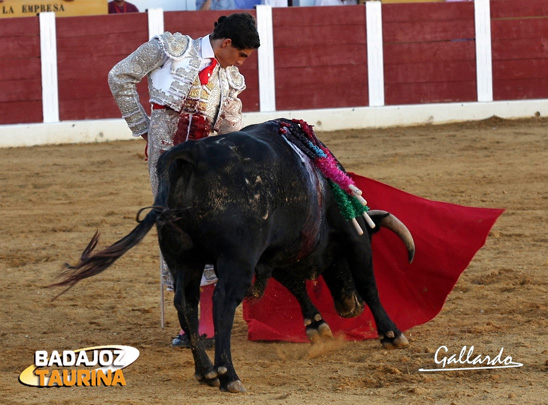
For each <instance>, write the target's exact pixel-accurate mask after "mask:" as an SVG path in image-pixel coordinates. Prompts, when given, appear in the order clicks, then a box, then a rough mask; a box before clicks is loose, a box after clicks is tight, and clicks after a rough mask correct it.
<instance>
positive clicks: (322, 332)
mask: <svg viewBox="0 0 548 405" xmlns="http://www.w3.org/2000/svg"><path fill="white" fill-rule="evenodd" d="M306 336H308V340H310V343H312V344H315V343H319V342H321V341H322V340H325V339H333V332H331V328H330V327H329V325H328V324H327V323H325V322H323V321H321V322H320V323H319V324H318V325H315V327H310V326H309V327H308V328H306Z"/></svg>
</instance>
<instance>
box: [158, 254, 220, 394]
mask: <svg viewBox="0 0 548 405" xmlns="http://www.w3.org/2000/svg"><path fill="white" fill-rule="evenodd" d="M168 265H169V262H168ZM171 265H172V266H174V268H175V269H176V271H175V274H174V282H175V297H174V304H175V307H176V308H177V315H178V317H179V323H180V324H181V328H182V329H183V330H184V331H185V333H186V334H187V336H188V338H189V342H190V347H191V350H192V355H193V357H194V367H195V377H196V379H197V380H198V381H200V382H203V383H206V384H208V385H212V386H218V385H219V380H218V378H217V373H216V372H215V369H214V368H213V364H211V360H210V359H209V357H208V355H207V353H206V351H205V346H204V341H203V340H202V339H200V338H199V333H198V303H199V301H200V280H201V273H202V272H201V269H203V267H204V265H203V264H201V263H197V264H194V265H193V266H181V267H179V268H178V267H177V264H176V263H174V262H172V264H171ZM170 268H171V267H170Z"/></svg>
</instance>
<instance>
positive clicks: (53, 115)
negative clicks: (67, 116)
mask: <svg viewBox="0 0 548 405" xmlns="http://www.w3.org/2000/svg"><path fill="white" fill-rule="evenodd" d="M40 61H41V65H42V114H43V119H44V122H45V123H49V122H59V83H58V77H57V37H56V29H55V13H40Z"/></svg>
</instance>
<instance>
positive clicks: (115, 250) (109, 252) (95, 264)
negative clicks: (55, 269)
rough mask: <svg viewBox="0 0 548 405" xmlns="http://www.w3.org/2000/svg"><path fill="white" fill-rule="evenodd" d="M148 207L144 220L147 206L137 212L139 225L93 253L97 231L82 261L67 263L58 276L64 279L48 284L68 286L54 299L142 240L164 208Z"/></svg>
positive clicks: (110, 263)
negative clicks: (141, 217)
mask: <svg viewBox="0 0 548 405" xmlns="http://www.w3.org/2000/svg"><path fill="white" fill-rule="evenodd" d="M147 208H152V210H151V211H150V212H149V213H148V214H147V215H146V216H145V218H143V220H139V213H140V212H141V211H142V210H143V209H146V208H143V209H141V210H140V211H139V213H138V214H137V221H138V222H139V225H137V226H136V227H135V228H134V229H133V230H132V231H131V232H130V233H129V234H128V235H126V236H125V237H123V238H122V239H120V240H119V241H118V242H116V243H114V244H113V245H111V246H109V247H107V248H106V249H104V250H102V251H100V252H96V253H93V250H94V249H95V247H96V246H97V242H98V240H99V232H96V233H95V235H93V238H91V241H90V242H89V244H88V245H87V247H86V248H85V249H84V251H83V252H82V256H81V257H80V261H79V262H78V263H77V264H76V265H74V266H72V265H69V264H68V263H67V264H65V266H64V267H65V271H64V272H62V273H61V274H60V275H59V276H58V277H59V278H62V280H61V281H58V282H56V283H54V284H51V285H49V286H48V287H67V288H65V289H64V290H63V291H61V292H60V293H59V294H57V295H56V296H55V297H54V298H53V299H56V298H57V297H59V296H60V295H62V294H64V293H66V292H67V291H68V290H70V289H71V288H72V287H74V286H75V285H76V284H77V283H78V282H79V281H81V280H83V279H85V278H88V277H92V276H95V275H97V274H99V273H102V272H103V271H105V270H106V269H107V268H109V267H110V266H111V265H112V264H113V263H114V262H115V261H116V260H118V259H119V258H120V257H122V256H123V255H124V254H125V253H126V252H127V251H128V250H130V249H131V248H133V247H134V246H136V245H137V244H138V243H139V242H141V241H142V240H143V238H144V237H145V236H146V235H147V233H148V232H149V231H150V229H151V228H152V226H153V225H154V224H155V223H156V220H157V218H158V215H159V212H161V210H162V208H160V209H158V208H157V207H147Z"/></svg>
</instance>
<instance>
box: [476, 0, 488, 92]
mask: <svg viewBox="0 0 548 405" xmlns="http://www.w3.org/2000/svg"><path fill="white" fill-rule="evenodd" d="M474 14H475V26H476V74H477V78H476V81H477V91H478V101H493V61H492V52H491V7H490V5H489V0H475V1H474Z"/></svg>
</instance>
